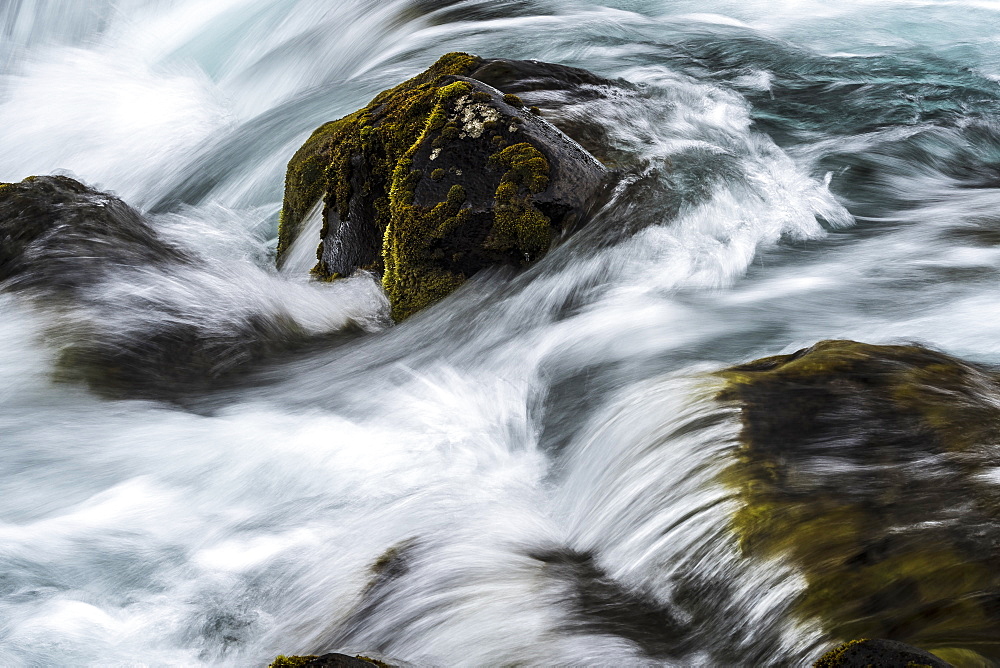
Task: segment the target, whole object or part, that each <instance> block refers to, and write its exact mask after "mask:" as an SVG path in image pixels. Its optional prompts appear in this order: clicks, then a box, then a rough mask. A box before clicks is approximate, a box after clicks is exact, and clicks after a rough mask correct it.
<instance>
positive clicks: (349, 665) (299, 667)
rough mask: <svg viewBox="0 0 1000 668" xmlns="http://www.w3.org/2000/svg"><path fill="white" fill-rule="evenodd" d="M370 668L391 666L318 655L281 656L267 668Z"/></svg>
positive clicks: (358, 658)
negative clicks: (373, 667)
mask: <svg viewBox="0 0 1000 668" xmlns="http://www.w3.org/2000/svg"><path fill="white" fill-rule="evenodd" d="M372 666H377V668H392V665H391V664H388V663H384V662H382V661H379V660H378V659H373V658H371V657H367V656H362V655H360V654H358V655H356V656H351V655H349V654H337V653H329V654H320V655H319V656H316V655H309V656H284V655H282V656H279V657H277V658H276V659H275V660H274V661H272V662H271V665H270V666H269V667H268V668H371V667H372Z"/></svg>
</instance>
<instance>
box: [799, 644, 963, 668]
mask: <svg viewBox="0 0 1000 668" xmlns="http://www.w3.org/2000/svg"><path fill="white" fill-rule="evenodd" d="M813 666H814V668H868V667H869V666H878V667H879V668H924V667H926V668H951V664H950V663H947V662H946V661H942V660H941V659H939V658H938V657H936V656H934V655H933V654H931V653H930V652H925V651H923V650H922V649H917V648H916V647H911V646H910V645H907V644H905V643H901V642H896V641H895V640H852V641H851V642H846V643H844V644H843V645H840V646H838V647H835V648H833V649H831V650H830V651H829V652H827V653H826V654H824V655H823V656H821V657H820V658H819V660H818V661H816V663H815V664H813Z"/></svg>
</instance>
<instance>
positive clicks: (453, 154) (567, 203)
mask: <svg viewBox="0 0 1000 668" xmlns="http://www.w3.org/2000/svg"><path fill="white" fill-rule="evenodd" d="M488 62H489V61H484V60H482V59H480V58H478V57H476V56H471V55H468V54H463V53H451V54H448V55H446V56H443V57H442V58H441V59H440V60H439V61H438V62H437V63H435V64H434V65H433V66H432V67H431V68H430V69H428V70H427V71H425V72H423V73H421V74H419V75H417V76H416V77H414V78H413V79H410V80H409V81H406V82H404V83H402V84H400V85H399V86H397V87H395V88H393V89H391V90H388V91H385V92H383V93H381V94H380V95H378V96H377V97H376V98H375V99H374V100H372V102H371V103H369V105H368V106H367V107H365V108H364V109H361V110H360V111H357V112H355V113H353V114H350V115H348V116H346V117H344V118H342V119H340V120H337V121H333V122H331V123H327V124H325V125H323V126H322V127H320V128H319V129H318V130H316V132H315V133H313V135H312V136H311V137H310V138H309V140H308V141H307V142H306V143H305V144H304V145H303V146H302V148H301V149H299V151H298V152H297V153H296V154H295V156H294V157H293V158H292V160H291V161H290V162H289V164H288V172H287V175H286V179H285V199H284V204H283V206H282V213H281V225H280V230H279V243H278V262H279V265H280V264H281V263H282V261H283V259H284V256H285V253H286V252H287V251H288V249H289V248H290V246H291V244H292V242H293V241H294V239H295V238H296V236H297V235H298V233H299V231H300V228H301V225H302V222H303V220H304V218H305V216H306V214H307V212H308V211H309V210H310V209H312V207H313V206H315V205H316V203H317V202H318V201H319V200H320V199H321V198H322V199H323V222H324V225H323V230H322V232H321V235H320V239H318V240H317V242H318V244H319V248H318V249H317V259H318V263H317V265H316V267H315V268H314V270H313V271H314V273H315V274H317V275H318V276H320V277H321V278H337V277H341V276H348V275H350V274H352V273H353V272H354V271H356V270H359V269H361V270H367V271H371V272H374V273H376V274H378V275H380V276H381V279H382V285H383V287H384V288H385V290H386V292H387V293H388V295H389V298H390V302H391V304H392V313H393V317H394V318H395V319H396V320H401V319H403V318H406V317H407V316H409V315H411V314H413V313H415V312H416V311H419V310H420V309H422V308H424V307H425V306H427V305H429V304H431V303H433V302H435V301H437V300H439V299H440V298H442V297H444V296H445V295H447V294H448V293H450V292H452V291H453V290H454V289H455V288H457V287H458V286H459V285H461V284H462V283H463V282H464V281H465V280H466V279H467V278H468V277H469V276H471V275H473V274H475V273H476V272H477V271H480V270H482V269H484V268H486V267H490V266H497V265H508V266H513V267H522V266H525V265H528V264H530V263H532V262H534V261H535V260H537V259H538V258H540V257H541V256H543V255H544V254H545V253H546V252H547V251H548V249H549V248H550V246H551V244H552V243H553V242H554V240H555V239H556V238H557V237H558V236H559V235H561V234H563V233H565V232H567V231H569V230H571V229H572V228H573V227H574V226H575V225H576V224H578V223H579V222H580V220H581V219H582V218H583V217H584V216H585V215H586V213H587V210H588V208H589V206H590V205H591V203H592V202H593V200H594V199H595V197H596V196H597V194H598V192H599V191H600V190H601V189H602V187H603V184H604V179H605V176H606V170H605V169H604V167H603V166H601V164H600V163H599V162H598V161H597V160H596V159H594V158H593V156H591V155H590V154H589V153H587V151H585V150H584V149H583V148H582V147H580V145H579V144H577V143H576V142H574V141H573V140H571V139H569V138H568V137H567V136H566V135H564V134H563V133H562V132H561V131H559V130H558V129H557V128H555V127H554V126H553V125H551V124H549V123H547V122H546V121H544V120H542V119H541V118H539V117H538V116H537V115H536V114H534V113H532V112H531V110H530V109H527V108H525V107H524V105H523V103H522V102H521V100H520V99H519V98H517V96H516V95H506V96H505V95H504V93H502V92H501V91H499V90H497V89H495V88H493V87H491V86H488V85H486V84H484V83H482V82H481V81H478V80H476V79H474V78H471V77H470V75H472V74H474V73H475V72H476V71H477V70H479V69H481V68H482V67H483V66H484V65H486V64H487V63H488ZM308 241H309V240H306V242H308Z"/></svg>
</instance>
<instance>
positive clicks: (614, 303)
mask: <svg viewBox="0 0 1000 668" xmlns="http://www.w3.org/2000/svg"><path fill="white" fill-rule="evenodd" d="M998 21H1000V3H995V2H985V1H978V2H919V3H918V2H903V1H899V2H871V1H859V0H855V1H849V2H839V3H833V4H831V3H827V2H806V3H803V2H795V3H792V2H785V3H777V4H776V3H773V2H768V3H764V2H739V3H736V2H723V1H719V2H708V3H706V2H704V1H702V2H697V3H694V2H680V1H679V2H662V1H660V2H653V1H651V0H647V1H639V0H635V1H631V2H630V1H626V0H622V1H621V2H607V3H598V2H589V1H584V0H576V1H573V0H457V1H449V2H427V1H424V0H394V1H391V2H361V1H358V0H340V1H338V2H336V3H330V2H326V1H321V0H294V1H293V0H285V1H279V0H268V1H265V0H225V1H220V2H212V3H204V2H195V1H194V0H173V1H170V0H128V1H126V0H118V1H114V2H113V1H112V0H106V1H105V0H101V1H98V0H90V1H88V2H77V1H76V0H48V1H46V0H36V1H29V0H15V1H14V2H8V3H6V4H5V5H3V6H2V7H0V35H2V39H0V65H2V67H3V71H2V75H0V120H2V124H0V133H2V141H0V145H2V146H3V148H4V150H3V151H2V152H0V181H16V180H20V179H22V178H24V177H25V176H28V175H30V174H43V173H53V172H58V173H67V174H70V175H73V176H75V177H77V178H79V179H81V180H83V181H85V182H87V183H88V184H90V185H93V186H95V187H98V188H101V189H105V190H110V191H114V192H116V193H117V194H119V195H120V196H121V197H123V198H124V199H125V200H126V201H128V202H129V203H131V204H133V205H134V206H137V207H139V208H140V209H142V210H144V211H146V212H147V213H149V215H150V216H151V220H152V222H153V224H154V225H156V226H157V228H158V229H159V230H160V231H161V232H162V233H163V234H164V235H165V236H166V238H168V239H169V240H171V241H172V242H174V243H176V244H178V245H179V246H181V247H183V248H186V249H188V250H189V252H191V253H192V254H195V255H197V256H198V257H199V258H200V263H199V265H198V268H197V269H193V268H190V267H188V268H186V269H184V270H183V271H181V270H178V271H177V273H175V274H169V275H167V274H164V273H162V272H159V271H151V270H146V269H145V268H138V269H128V268H125V269H122V270H120V271H119V272H117V273H115V274H112V275H111V277H110V278H108V279H107V280H106V281H104V282H102V283H101V284H99V285H97V286H95V287H94V288H93V289H92V290H91V291H90V292H88V293H87V294H86V295H85V299H83V300H82V301H81V303H79V304H76V305H71V306H65V307H60V308H51V309H46V308H44V307H40V306H37V305H32V304H31V303H29V302H27V301H22V300H21V299H20V298H18V297H16V296H12V295H0V309H2V313H3V318H0V388H2V389H0V421H2V429H0V433H2V434H3V447H2V448H0V537H2V540H0V664H3V665H78V664H102V665H108V664H110V665H117V664H125V663H128V664H135V663H136V662H139V663H145V664H150V665H198V664H204V665H250V664H255V663H256V664H266V662H267V661H268V660H270V659H271V658H273V656H274V655H276V654H279V653H286V654H291V653H303V652H322V651H332V650H338V649H340V650H347V651H359V652H360V651H364V652H366V653H382V654H384V655H386V656H390V657H393V658H395V659H399V660H405V661H410V662H413V663H415V664H420V665H422V664H437V665H452V664H457V665H481V664H499V663H503V664H514V663H527V664H543V663H545V664H551V663H560V664H570V665H572V664H576V665H579V664H588V663H589V664H608V663H619V664H620V663H650V662H654V663H655V662H662V663H667V664H671V663H673V664H679V665H691V664H693V663H694V664H697V663H703V664H709V665H717V664H734V663H736V664H739V663H743V664H764V663H774V662H787V663H789V664H797V663H802V662H803V661H806V660H808V659H810V658H811V657H813V656H815V654H816V652H817V650H818V649H820V648H821V646H822V643H823V642H824V638H823V637H822V635H821V633H820V631H819V630H818V629H815V628H813V627H812V626H811V624H810V623H809V622H808V621H803V620H796V619H795V618H794V617H793V616H791V615H790V614H787V611H788V606H789V601H790V600H791V599H792V597H793V594H794V592H796V591H797V590H798V589H800V588H801V587H802V582H801V578H800V576H799V575H798V574H797V573H796V572H795V571H794V570H793V569H792V568H791V567H789V566H787V565H782V564H778V563H773V564H759V563H749V562H747V561H746V560H741V559H739V558H738V552H737V550H736V547H735V544H734V539H733V538H732V537H731V535H730V534H729V532H728V530H727V529H726V521H727V520H726V518H727V517H728V514H729V513H731V512H732V510H733V508H732V505H733V503H734V501H733V500H732V499H731V498H729V496H728V494H727V492H726V491H725V490H724V489H723V488H722V487H721V486H719V485H718V483H717V482H716V475H717V473H718V471H719V470H720V469H721V467H722V466H723V465H724V462H725V460H726V457H727V456H728V452H729V451H730V449H731V447H732V444H733V442H734V439H735V436H736V433H737V431H738V423H737V420H736V416H734V415H732V414H731V413H730V412H729V411H728V409H724V408H722V407H720V406H718V405H716V404H715V403H714V402H713V401H712V400H711V397H712V395H713V392H714V390H715V389H716V388H715V386H714V385H713V383H712V381H709V380H706V376H705V372H706V371H711V370H713V369H717V368H719V366H720V365H723V364H727V363H733V362H737V361H743V360H746V359H749V358H752V357H754V356H758V355H764V354H775V353H778V352H782V351H789V350H794V349H797V348H799V347H802V346H805V345H810V344H812V343H814V342H815V341H816V340H818V339H823V338H837V337H848V338H855V339H860V340H865V341H868V342H890V341H898V340H909V339H915V340H919V341H922V342H925V343H928V344H931V345H934V346H936V347H939V348H941V349H943V350H946V351H948V352H952V353H955V354H958V355H961V356H964V357H966V358H969V359H973V360H977V361H982V362H1000V310H998V306H997V301H996V299H995V296H994V295H995V292H996V289H997V287H998V283H997V278H998V271H997V268H998V266H1000V250H998V249H1000V245H998V243H997V241H998V237H997V231H996V230H997V225H998V222H1000V213H998V212H1000V125H998V121H1000V118H998V116H1000V113H998V112H1000V88H998V83H997V82H998V81H1000V45H998V39H1000V38H998V37H997V35H996V31H995V30H994V29H993V27H994V26H995V25H997V23H998ZM454 50H464V51H469V52H473V53H477V54H480V55H482V56H487V57H491V56H492V57H510V58H534V59H538V60H545V61H551V62H558V63H563V64H567V65H573V66H580V67H585V68H588V69H590V70H592V71H594V72H596V73H598V74H600V75H603V76H605V77H609V78H619V77H620V78H622V79H624V80H626V81H628V82H631V83H632V84H635V86H633V87H622V88H620V89H613V90H610V91H605V92H606V93H607V94H606V95H605V96H604V97H603V98H602V97H598V98H597V99H594V100H590V101H587V102H574V103H570V104H567V105H563V106H560V107H559V110H558V111H557V112H552V113H553V116H552V117H553V118H555V119H556V120H572V119H574V118H590V119H599V120H600V121H601V123H602V124H603V125H604V126H605V127H606V128H607V137H606V140H607V141H608V142H609V144H610V147H609V148H610V149H611V151H612V152H613V153H614V154H615V155H618V156H622V164H621V165H620V166H621V168H622V171H623V175H622V180H621V182H620V184H619V185H618V186H617V190H616V191H615V193H614V195H613V197H612V198H611V202H610V204H609V205H608V206H607V207H606V208H605V209H604V210H602V211H601V212H600V213H599V214H598V215H597V217H596V219H595V220H594V221H593V223H592V225H591V227H590V228H589V229H587V230H585V231H583V232H582V233H580V234H579V235H578V236H576V237H574V238H573V239H570V240H569V241H568V242H567V243H565V244H563V245H562V246H560V247H558V248H557V249H555V250H554V251H553V252H552V253H550V254H549V255H548V256H547V257H546V258H545V259H544V260H543V261H541V262H540V263H538V264H537V265H536V266H534V267H532V268H531V269H530V270H528V271H526V272H524V273H523V274H521V275H518V276H513V277H512V276H509V275H506V274H504V273H503V272H493V273H485V274H483V275H480V276H477V277H476V278H475V279H474V280H472V281H470V282H469V283H468V284H467V285H465V286H464V287H463V288H462V289H461V290H459V291H458V292H457V293H456V294H455V295H453V296H452V297H450V298H448V299H446V300H445V301H444V302H442V303H440V304H438V305H436V306H435V307H433V308H431V309H429V310H428V311H426V312H424V313H422V314H420V315H418V316H416V317H414V318H412V319H411V320H409V321H407V322H405V323H404V324H402V325H399V326H395V327H389V326H387V319H386V311H387V307H386V301H385V298H384V296H383V295H382V294H381V293H380V291H379V289H378V287H377V284H376V282H375V281H374V280H373V279H372V278H371V277H369V276H364V275H361V276H357V277H355V278H352V279H351V280H349V281H341V282H335V283H333V284H329V285H328V284H316V283H308V282H306V281H305V280H304V270H305V269H306V268H307V267H308V265H309V263H310V255H311V249H310V248H309V247H308V244H306V245H305V246H304V247H303V248H300V249H298V251H299V252H298V253H297V254H296V256H295V258H296V259H295V260H294V262H291V263H290V265H289V267H288V268H287V269H286V271H285V272H283V273H280V274H279V273H278V272H277V271H275V270H274V269H273V268H272V265H273V249H274V246H275V236H276V218H277V211H278V210H279V208H280V198H281V190H282V180H283V171H284V166H285V163H286V162H287V160H288V159H289V157H290V156H291V154H292V153H293V152H294V150H295V149H296V148H297V147H298V146H299V145H300V144H301V143H302V141H303V140H304V139H305V138H306V137H307V136H308V134H309V133H310V132H311V131H312V130H313V129H314V128H315V127H316V126H318V125H319V124H320V123H322V122H324V121H327V120H331V119H333V118H337V117H339V116H341V115H343V114H345V113H348V112H350V111H353V110H355V109H357V108H358V107H360V106H362V105H364V104H365V103H366V102H367V101H368V100H369V99H370V98H371V97H372V96H373V95H374V94H375V93H377V92H378V91H380V90H382V89H384V88H386V87H389V86H391V85H394V84H395V83H397V82H399V81H400V80H402V79H403V78H405V77H407V76H410V75H412V74H414V73H416V72H419V71H421V70H422V69H424V68H425V67H427V66H428V65H430V64H431V63H432V62H433V61H434V60H435V59H436V58H437V57H438V56H439V55H441V54H443V53H445V52H448V51H454ZM525 97H526V99H527V101H529V103H530V102H531V100H530V95H526V96H525ZM538 102H539V104H540V105H541V106H543V107H544V106H545V105H544V103H545V100H544V99H539V100H538ZM293 267H294V268H297V269H299V270H303V271H300V272H299V273H296V272H294V271H291V268H293ZM254 314H263V315H266V316H268V317H274V318H282V319H285V320H287V321H289V322H291V323H293V324H294V325H295V326H296V327H298V328H300V329H301V330H303V331H306V332H308V333H311V334H318V333H323V332H335V331H337V330H339V329H340V328H341V327H343V326H344V325H345V323H347V322H353V323H356V324H361V325H362V329H364V330H366V331H367V332H368V334H367V335H366V336H361V337H356V338H353V339H351V340H349V341H347V342H344V341H340V342H339V344H338V345H334V344H332V343H331V345H330V346H327V347H322V348H320V349H318V350H310V351H305V352H303V353H301V354H298V355H296V356H294V357H291V358H289V359H286V360H283V361H281V362H278V363H272V364H270V365H268V366H266V367H263V368H260V369H256V370H254V373H253V374H252V375H251V376H250V377H249V378H248V379H247V380H246V381H244V382H243V383H242V385H241V386H239V387H237V388H236V389H233V388H229V389H226V390H225V391H219V392H215V393H211V394H209V395H207V396H204V395H194V396H190V397H185V398H184V400H183V401H181V402H179V403H180V404H181V405H183V406H184V408H181V407H179V406H178V405H175V404H173V403H156V402H152V401H141V400H129V401H127V400H118V401H110V400H107V399H102V398H99V397H97V396H95V395H93V394H92V393H90V392H89V391H88V390H86V389H85V388H83V387H81V386H78V385H74V384H69V383H59V382H54V380H53V377H52V373H53V363H54V360H55V359H56V357H57V355H58V352H59V347H60V345H62V343H61V339H60V338H59V336H53V334H52V332H53V331H59V332H62V333H63V334H61V335H60V336H65V332H67V331H68V332H70V333H72V332H73V331H74V327H80V328H86V329H88V331H97V332H98V333H99V335H102V336H107V337H109V338H110V339H114V337H122V338H125V339H127V338H133V339H138V340H141V339H142V337H144V336H147V335H148V334H149V333H150V332H154V331H156V329H157V328H158V327H161V326H166V325H167V324H169V323H172V322H176V321H177V320H181V321H184V322H191V323H194V324H195V325H197V326H198V327H199V328H200V330H199V331H202V332H205V334H204V335H205V336H210V337H220V338H225V337H226V336H227V335H229V333H230V332H231V331H232V330H233V329H235V328H237V327H238V326H239V323H240V322H242V321H245V320H246V319H247V318H248V317H250V316H252V315H254ZM387 550H392V552H391V553H390V554H391V555H394V557H393V558H391V559H388V562H389V563H390V567H388V574H386V573H385V572H381V571H379V570H378V569H375V570H373V569H372V568H373V564H376V563H383V564H384V563H386V560H383V561H382V562H379V559H380V556H381V555H384V554H385V553H386V551H387ZM383 570H385V569H383Z"/></svg>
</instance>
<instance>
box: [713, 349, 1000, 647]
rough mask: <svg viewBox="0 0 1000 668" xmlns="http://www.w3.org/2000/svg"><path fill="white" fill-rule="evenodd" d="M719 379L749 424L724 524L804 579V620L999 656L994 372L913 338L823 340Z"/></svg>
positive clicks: (733, 468)
mask: <svg viewBox="0 0 1000 668" xmlns="http://www.w3.org/2000/svg"><path fill="white" fill-rule="evenodd" d="M722 376H723V377H724V378H725V379H726V380H727V381H728V382H727V385H726V387H725V389H724V390H723V391H722V393H721V395H720V399H722V400H723V401H732V402H735V403H736V404H738V405H739V407H740V409H741V415H742V422H743V428H742V432H741V439H740V440H741V443H740V446H739V448H738V451H737V452H736V456H735V457H734V459H733V461H732V463H731V464H730V465H729V466H728V467H727V469H726V470H725V472H724V473H723V481H724V482H725V484H728V485H730V486H732V487H733V488H734V490H735V491H736V493H737V498H738V500H739V502H740V508H739V510H738V512H737V513H736V514H735V516H734V517H733V520H732V529H733V531H734V532H735V534H736V536H737V537H738V539H739V545H740V547H741V549H742V551H743V554H744V555H745V556H747V557H749V558H760V559H784V560H787V561H788V562H790V563H791V564H792V565H794V566H795V567H796V568H797V569H798V570H799V571H800V572H801V573H802V575H803V576H804V579H805V583H806V585H805V588H804V591H803V592H802V594H801V596H800V598H799V599H798V600H797V601H796V603H795V610H796V611H797V612H798V614H799V615H801V616H802V617H803V618H807V619H810V620H813V621H817V622H819V624H820V625H821V626H822V628H824V629H825V630H826V632H827V634H828V638H829V639H830V640H832V641H834V640H844V639H849V638H859V637H881V638H887V639H891V640H898V641H903V642H907V643H912V644H913V645H916V646H918V647H925V648H928V649H929V650H932V651H935V652H937V651H938V650H941V651H942V652H950V653H951V654H949V656H954V655H964V656H967V657H968V656H979V657H984V658H985V659H987V660H991V661H997V660H1000V552H998V551H997V550H996V545H998V544H1000V521H998V520H1000V486H998V484H997V483H996V482H995V481H993V480H990V479H989V477H988V476H987V474H988V473H989V472H990V471H991V470H994V469H995V466H996V461H997V454H998V449H1000V383H998V379H997V376H996V375H995V373H994V372H993V371H991V370H989V369H985V368H982V367H979V366H976V365H972V364H968V363H965V362H963V361H961V360H958V359H955V358H954V357H950V356H948V355H945V354H943V353H940V352H936V351H933V350H929V349H926V348H923V347H920V346H914V345H910V346H878V345H868V344H863V343H857V342H853V341H823V342H821V343H818V344H816V345H815V346H813V347H812V348H808V349H805V350H800V351H798V352H796V353H794V354H791V355H780V356H777V357H769V358H765V359H762V360H758V361H756V362H751V363H749V364H744V365H741V366H736V367H732V368H730V369H727V370H725V371H723V372H722ZM956 653H958V654H956ZM942 655H944V654H942Z"/></svg>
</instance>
